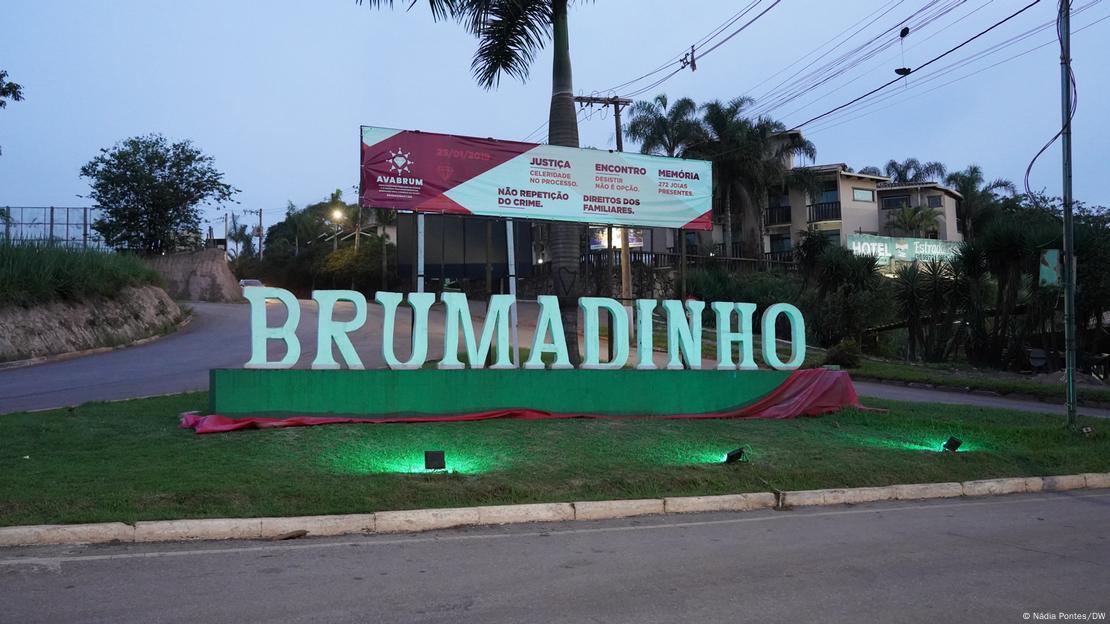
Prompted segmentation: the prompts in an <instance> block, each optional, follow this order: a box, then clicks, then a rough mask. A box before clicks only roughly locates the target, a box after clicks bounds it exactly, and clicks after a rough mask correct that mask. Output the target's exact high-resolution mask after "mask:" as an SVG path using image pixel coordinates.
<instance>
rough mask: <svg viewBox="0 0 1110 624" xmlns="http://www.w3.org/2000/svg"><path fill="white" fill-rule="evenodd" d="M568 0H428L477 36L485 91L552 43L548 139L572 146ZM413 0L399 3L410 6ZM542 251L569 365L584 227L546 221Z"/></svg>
mask: <svg viewBox="0 0 1110 624" xmlns="http://www.w3.org/2000/svg"><path fill="white" fill-rule="evenodd" d="M569 1H570V0H428V7H429V9H430V10H431V13H432V18H433V19H434V20H441V19H454V20H456V21H458V22H459V23H461V24H462V25H463V26H464V27H465V28H466V29H467V30H468V31H469V32H470V33H471V34H473V35H475V36H476V37H478V50H477V51H476V52H475V53H474V58H473V60H472V62H471V68H472V70H473V73H474V77H475V79H476V80H477V81H478V84H480V85H481V86H483V87H485V88H487V89H491V88H493V87H495V86H497V85H498V84H499V82H500V78H501V75H502V74H508V75H509V76H512V77H514V78H517V79H520V80H522V81H523V80H526V79H527V78H528V72H529V69H530V68H531V65H532V63H533V61H534V60H535V58H536V54H537V53H538V52H539V51H540V50H542V49H543V47H544V46H545V45H546V44H547V43H548V42H550V43H551V44H552V45H553V47H554V50H553V52H554V54H553V62H552V67H551V78H552V80H551V103H550V106H549V109H548V135H547V138H548V143H550V144H551V145H561V146H564V147H578V113H577V111H576V110H575V107H574V85H573V81H572V79H571V66H570V31H569V27H568V23H567V5H568V4H569ZM358 2H359V3H360V4H363V3H365V4H368V5H370V6H372V7H390V8H392V7H393V0H358ZM414 3H415V0H412V1H409V2H405V3H404V4H405V5H406V6H408V7H411V6H412V5H413V4H414ZM548 231H549V234H548V249H549V251H550V253H551V268H552V275H553V276H554V280H553V281H554V286H555V294H556V295H558V297H559V302H560V307H561V309H562V320H563V326H564V327H565V328H566V332H567V334H569V335H570V336H571V339H570V340H568V341H567V349H568V351H569V352H570V359H571V363H572V364H574V365H577V364H578V363H579V362H580V361H581V356H580V354H579V352H578V340H577V338H575V337H576V336H577V335H578V302H577V294H578V291H579V288H580V284H579V275H578V273H579V266H580V257H581V252H582V240H583V238H584V234H585V228H584V227H583V226H581V225H579V224H577V223H559V222H556V223H552V224H551V225H550V227H549V229H548Z"/></svg>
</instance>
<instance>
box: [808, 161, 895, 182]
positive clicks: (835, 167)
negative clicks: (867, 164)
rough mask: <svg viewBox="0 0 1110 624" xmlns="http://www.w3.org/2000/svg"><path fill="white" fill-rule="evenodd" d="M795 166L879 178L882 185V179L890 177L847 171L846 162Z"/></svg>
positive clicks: (820, 171) (817, 170)
mask: <svg viewBox="0 0 1110 624" xmlns="http://www.w3.org/2000/svg"><path fill="white" fill-rule="evenodd" d="M797 168H798V169H809V170H810V171H816V172H819V173H825V172H836V173H839V174H841V175H848V176H853V177H857V178H866V179H868V180H879V181H880V182H879V184H880V185H882V181H887V180H890V178H888V177H887V176H883V175H871V174H869V173H859V172H856V171H849V170H848V165H847V164H846V163H831V164H827V165H809V166H808V167H797Z"/></svg>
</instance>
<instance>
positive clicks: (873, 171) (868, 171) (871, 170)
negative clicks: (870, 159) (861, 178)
mask: <svg viewBox="0 0 1110 624" xmlns="http://www.w3.org/2000/svg"><path fill="white" fill-rule="evenodd" d="M859 172H860V173H862V174H863V175H871V176H881V175H883V171H882V170H881V169H879V168H878V167H876V166H874V165H871V166H868V167H864V168H863V169H860V170H859Z"/></svg>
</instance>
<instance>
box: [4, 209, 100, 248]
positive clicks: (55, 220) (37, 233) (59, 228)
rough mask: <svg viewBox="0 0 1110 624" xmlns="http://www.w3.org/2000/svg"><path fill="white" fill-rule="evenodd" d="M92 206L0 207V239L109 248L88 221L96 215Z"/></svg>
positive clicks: (92, 220) (97, 214)
mask: <svg viewBox="0 0 1110 624" xmlns="http://www.w3.org/2000/svg"><path fill="white" fill-rule="evenodd" d="M100 211H101V209H100V208H96V207H88V206H85V207H80V208H73V207H65V206H3V207H0V240H3V241H12V242H21V243H41V244H51V245H65V246H67V247H81V248H86V249H109V247H108V245H106V244H105V243H104V239H102V238H101V237H100V235H99V234H98V233H97V232H96V230H94V229H93V227H92V224H93V222H94V221H96V219H97V217H98V216H99V215H100Z"/></svg>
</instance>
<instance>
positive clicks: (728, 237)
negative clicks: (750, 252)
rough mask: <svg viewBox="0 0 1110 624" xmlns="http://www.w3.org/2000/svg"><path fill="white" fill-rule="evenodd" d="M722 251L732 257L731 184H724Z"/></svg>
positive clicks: (724, 254) (723, 254)
mask: <svg viewBox="0 0 1110 624" xmlns="http://www.w3.org/2000/svg"><path fill="white" fill-rule="evenodd" d="M724 243H725V244H724V247H725V249H724V253H722V254H721V255H722V256H724V257H726V258H731V257H732V186H731V185H725V236H724Z"/></svg>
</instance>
